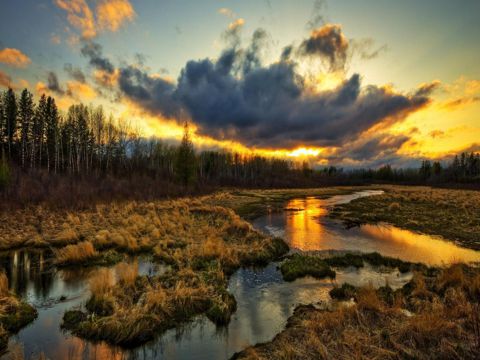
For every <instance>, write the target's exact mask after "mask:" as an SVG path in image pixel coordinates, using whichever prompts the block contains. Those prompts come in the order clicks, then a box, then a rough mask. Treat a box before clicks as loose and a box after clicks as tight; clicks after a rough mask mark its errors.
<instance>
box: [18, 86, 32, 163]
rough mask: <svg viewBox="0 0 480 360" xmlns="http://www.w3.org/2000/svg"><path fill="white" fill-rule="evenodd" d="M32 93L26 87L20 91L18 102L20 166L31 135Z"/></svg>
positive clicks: (24, 160) (25, 155)
mask: <svg viewBox="0 0 480 360" xmlns="http://www.w3.org/2000/svg"><path fill="white" fill-rule="evenodd" d="M33 112H34V109H33V95H32V93H31V92H29V91H28V90H27V89H24V90H23V91H22V94H21V96H20V100H19V102H18V116H19V120H20V160H21V164H22V167H25V163H26V161H27V157H28V152H29V151H28V146H29V138H30V137H31V132H32V129H31V128H32V126H33Z"/></svg>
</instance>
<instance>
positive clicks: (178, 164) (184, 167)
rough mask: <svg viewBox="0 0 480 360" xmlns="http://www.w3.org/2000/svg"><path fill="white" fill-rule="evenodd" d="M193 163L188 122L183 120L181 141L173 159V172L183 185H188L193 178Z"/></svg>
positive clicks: (193, 153)
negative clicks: (174, 159)
mask: <svg viewBox="0 0 480 360" xmlns="http://www.w3.org/2000/svg"><path fill="white" fill-rule="evenodd" d="M195 163H196V159H195V151H194V149H193V143H192V140H191V139H190V129H189V127H188V122H185V125H184V129H183V138H182V142H181V143H180V146H179V147H178V149H177V156H176V161H175V174H176V175H177V177H178V179H179V181H180V182H181V183H182V184H183V185H185V186H188V185H190V184H191V183H192V182H193V181H194V180H195V170H196V164H195Z"/></svg>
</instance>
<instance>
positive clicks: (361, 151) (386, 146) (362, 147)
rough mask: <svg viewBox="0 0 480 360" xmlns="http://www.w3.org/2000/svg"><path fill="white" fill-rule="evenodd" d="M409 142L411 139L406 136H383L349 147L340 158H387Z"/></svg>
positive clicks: (366, 159) (361, 159) (342, 152)
mask: <svg viewBox="0 0 480 360" xmlns="http://www.w3.org/2000/svg"><path fill="white" fill-rule="evenodd" d="M408 141H410V137H408V136H406V135H391V134H382V135H378V136H375V137H373V138H368V139H365V140H363V141H360V142H359V143H356V144H354V145H353V146H347V147H345V149H344V150H343V151H341V152H340V153H339V154H338V156H339V157H340V159H342V160H344V159H352V160H356V161H371V160H374V159H376V158H378V157H382V158H385V157H386V156H391V155H394V154H396V152H397V150H398V149H399V148H401V147H402V145H403V144H405V143H406V142H408Z"/></svg>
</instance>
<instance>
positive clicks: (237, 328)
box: [0, 191, 480, 359]
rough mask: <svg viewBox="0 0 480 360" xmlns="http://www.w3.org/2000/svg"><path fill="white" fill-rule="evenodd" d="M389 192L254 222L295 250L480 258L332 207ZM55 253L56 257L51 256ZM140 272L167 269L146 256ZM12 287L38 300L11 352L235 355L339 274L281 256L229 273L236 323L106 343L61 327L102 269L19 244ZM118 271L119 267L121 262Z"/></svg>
mask: <svg viewBox="0 0 480 360" xmlns="http://www.w3.org/2000/svg"><path fill="white" fill-rule="evenodd" d="M376 194H379V192H378V191H362V192H358V193H355V194H350V195H341V196H334V197H331V198H329V199H325V200H319V199H316V198H306V199H294V200H291V201H290V202H289V203H288V204H287V206H286V209H287V210H286V211H284V212H282V213H272V214H269V215H266V216H263V217H260V218H258V219H257V220H255V221H254V222H253V225H254V226H255V227H256V228H258V229H261V230H263V231H266V232H268V233H270V234H273V235H279V236H283V237H284V238H285V239H286V241H287V242H288V243H289V244H290V246H291V248H292V250H293V251H310V250H327V249H336V250H361V251H379V252H380V253H382V254H384V255H390V256H395V257H400V258H402V259H405V260H410V261H422V262H426V263H429V264H441V263H448V262H451V261H453V260H461V261H480V252H476V251H473V250H468V249H465V248H461V247H459V246H457V245H455V244H454V243H451V242H447V241H444V240H442V239H440V238H435V237H432V236H427V235H421V234H417V233H413V232H410V231H407V230H402V229H399V228H396V227H394V226H391V225H386V224H380V225H366V226H362V227H360V228H353V229H350V230H347V229H345V228H344V227H343V226H342V225H341V224H339V223H338V222H335V221H332V220H330V219H328V218H327V217H326V216H325V215H326V214H327V212H328V207H330V206H333V205H335V204H341V203H346V202H349V201H351V200H353V199H355V198H359V197H362V196H371V195H376ZM46 259H47V260H46ZM130 261H131V262H136V263H137V264H138V268H139V273H140V274H152V273H155V272H159V271H164V270H165V269H164V268H163V267H161V266H158V265H155V264H152V263H151V262H149V261H148V260H145V259H142V258H134V259H131V260H130ZM0 262H1V265H2V267H3V268H4V269H5V271H6V273H7V276H8V277H9V281H10V284H11V287H12V289H13V290H14V291H15V292H16V293H17V294H19V295H20V296H21V297H22V298H24V299H26V300H27V301H28V302H30V303H32V304H33V305H34V306H36V307H37V309H38V313H39V316H38V318H37V320H35V322H33V323H32V324H30V325H29V326H27V327H26V328H24V329H22V330H21V331H20V332H19V333H18V334H17V335H16V336H13V337H12V338H11V340H10V343H9V352H8V353H7V354H6V355H4V356H3V357H2V359H21V358H22V355H23V358H25V359H37V358H38V356H39V354H42V353H43V354H44V355H45V356H46V357H47V358H49V359H161V358H165V359H226V358H229V357H230V356H231V355H233V353H235V352H237V351H240V350H242V349H244V348H245V347H246V346H248V345H252V344H255V343H258V342H264V341H269V340H271V339H272V338H273V337H274V336H275V334H277V333H279V332H280V331H281V330H282V329H283V327H284V326H285V323H286V320H287V319H288V317H290V316H291V315H292V313H293V309H294V308H295V306H296V305H298V304H311V303H313V304H319V305H321V304H322V303H326V302H327V301H328V300H329V296H328V291H329V290H330V289H331V288H332V286H333V284H332V281H330V280H315V279H312V278H308V277H307V278H303V279H298V280H296V281H294V282H291V283H286V282H284V281H283V280H282V276H281V274H280V272H279V271H278V269H277V266H278V264H277V263H272V264H270V265H269V266H267V267H265V268H262V269H240V270H238V271H237V272H236V273H235V274H234V275H233V276H232V277H231V278H230V281H229V291H230V292H231V293H232V294H233V295H234V296H235V298H236V300H237V311H236V312H235V314H234V316H233V317H232V320H231V321H230V323H229V325H228V326H227V327H224V328H217V327H216V326H215V325H214V324H213V323H211V322H210V321H208V320H206V319H205V318H204V317H201V316H200V317H198V318H196V319H195V320H194V321H193V322H191V323H189V324H187V325H185V326H184V327H183V328H181V329H175V330H170V331H167V332H166V333H165V334H163V335H162V336H159V337H158V339H156V340H155V341H152V342H150V343H148V344H146V345H144V346H142V347H140V348H137V349H134V350H123V349H119V348H116V347H112V346H109V345H107V344H105V343H91V342H88V341H84V340H82V339H79V338H77V337H75V336H72V335H70V334H68V333H64V332H63V331H62V330H61V329H60V323H61V319H62V316H63V313H64V311H65V310H67V309H71V308H72V307H75V306H81V305H82V304H84V303H85V301H86V300H87V299H88V297H89V291H88V280H89V278H90V277H91V276H92V275H93V274H94V273H95V272H96V271H98V268H96V269H89V270H78V269H76V270H75V271H67V270H57V269H56V268H55V267H53V266H51V264H49V262H48V256H47V254H45V253H44V252H42V251H14V252H10V253H6V254H3V255H0ZM109 271H112V273H113V274H114V273H115V268H114V267H112V268H110V270H109ZM410 278H411V274H408V273H407V274H400V273H399V272H398V271H393V272H379V271H378V270H377V269H373V268H371V267H370V266H366V267H364V268H362V269H358V270H357V269H355V268H347V269H342V270H338V271H337V278H336V280H335V281H336V282H337V283H338V284H341V283H343V282H349V283H351V284H354V285H362V284H368V283H372V284H373V285H374V286H382V285H384V284H385V282H386V281H388V283H389V284H390V286H392V287H393V288H398V287H401V286H403V285H404V284H405V283H406V282H408V281H409V280H410Z"/></svg>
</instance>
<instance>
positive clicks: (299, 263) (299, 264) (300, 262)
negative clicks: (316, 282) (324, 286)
mask: <svg viewBox="0 0 480 360" xmlns="http://www.w3.org/2000/svg"><path fill="white" fill-rule="evenodd" d="M280 271H281V272H282V276H283V279H284V280H286V281H293V280H295V279H297V278H300V277H304V276H307V275H308V276H312V277H314V278H317V279H324V278H327V277H328V278H330V279H334V278H335V275H336V274H335V271H334V270H332V269H331V268H330V266H329V265H328V264H327V263H326V262H325V261H324V260H323V259H320V258H318V257H315V256H303V255H299V254H294V255H292V256H290V257H289V258H288V259H286V260H285V261H284V262H283V263H282V264H281V265H280Z"/></svg>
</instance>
